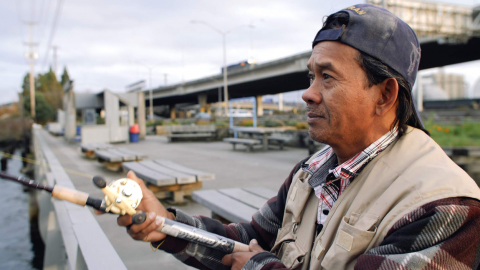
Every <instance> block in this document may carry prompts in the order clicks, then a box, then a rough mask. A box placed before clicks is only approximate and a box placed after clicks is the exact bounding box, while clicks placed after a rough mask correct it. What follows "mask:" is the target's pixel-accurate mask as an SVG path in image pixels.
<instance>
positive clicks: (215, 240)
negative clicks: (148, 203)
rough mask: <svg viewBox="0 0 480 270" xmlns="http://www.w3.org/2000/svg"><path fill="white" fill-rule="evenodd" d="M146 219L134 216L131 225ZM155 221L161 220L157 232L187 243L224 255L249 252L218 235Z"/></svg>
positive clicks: (140, 214)
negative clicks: (220, 252) (217, 251)
mask: <svg viewBox="0 0 480 270" xmlns="http://www.w3.org/2000/svg"><path fill="white" fill-rule="evenodd" d="M146 217H147V216H146V214H145V213H144V212H141V213H138V214H135V215H134V216H133V217H132V223H133V224H141V223H143V222H145V220H146ZM157 219H162V225H161V226H160V227H158V228H157V231H159V232H161V233H164V234H167V235H170V236H173V237H176V238H180V239H183V240H186V241H189V242H193V243H197V244H199V245H202V246H205V247H208V248H213V249H217V250H220V251H223V252H225V253H234V252H248V251H250V250H249V248H248V245H246V244H243V243H240V242H237V241H234V240H232V239H229V238H226V237H223V236H220V235H218V234H214V233H211V232H207V231H205V230H202V229H199V228H196V227H193V226H190V225H187V224H184V223H180V222H177V221H174V220H171V219H167V218H164V217H161V216H157Z"/></svg>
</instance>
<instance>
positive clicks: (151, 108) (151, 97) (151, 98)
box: [148, 68, 153, 121]
mask: <svg viewBox="0 0 480 270" xmlns="http://www.w3.org/2000/svg"><path fill="white" fill-rule="evenodd" d="M152 69H153V68H148V72H149V74H150V91H149V92H150V121H152V120H153V92H152Z"/></svg>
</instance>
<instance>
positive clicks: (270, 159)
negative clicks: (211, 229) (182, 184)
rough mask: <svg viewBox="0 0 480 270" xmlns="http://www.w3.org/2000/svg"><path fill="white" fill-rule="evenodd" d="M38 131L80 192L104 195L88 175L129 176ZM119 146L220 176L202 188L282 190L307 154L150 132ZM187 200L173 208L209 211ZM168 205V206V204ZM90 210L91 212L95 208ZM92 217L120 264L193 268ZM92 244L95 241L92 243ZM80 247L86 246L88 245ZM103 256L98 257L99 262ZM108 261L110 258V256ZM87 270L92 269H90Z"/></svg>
mask: <svg viewBox="0 0 480 270" xmlns="http://www.w3.org/2000/svg"><path fill="white" fill-rule="evenodd" d="M35 132H36V136H38V137H40V140H41V141H43V146H44V147H45V146H46V147H48V148H49V150H50V151H51V153H53V155H54V156H55V157H56V159H57V160H58V162H59V164H60V165H61V166H62V168H63V169H64V170H65V172H66V174H67V175H68V177H69V178H70V180H71V182H72V183H73V185H74V187H75V188H76V189H78V190H81V191H84V192H87V193H89V194H91V195H92V196H95V197H103V193H102V192H101V191H100V190H99V189H97V188H96V187H95V186H94V185H93V184H92V181H91V179H90V178H89V176H91V175H101V176H103V177H105V178H106V179H107V180H115V179H119V178H123V177H125V176H126V174H125V173H123V172H112V171H109V170H107V169H106V168H105V167H104V166H103V165H102V164H100V163H99V162H97V161H96V160H91V159H87V158H85V157H84V155H82V153H81V150H80V146H79V145H78V144H72V143H68V142H66V141H65V140H64V139H63V138H62V137H54V136H52V135H50V134H48V132H46V131H45V130H41V129H36V130H35ZM115 146H116V147H117V146H118V147H125V148H128V149H130V150H132V151H137V152H140V153H144V154H146V155H148V157H149V159H152V160H153V159H165V160H170V161H173V162H176V163H179V164H182V165H185V166H188V167H191V168H193V169H197V170H202V171H208V172H212V173H215V175H216V180H214V181H206V182H204V183H203V188H202V190H208V189H219V188H249V187H258V186H261V187H266V188H269V189H273V190H278V189H279V187H280V186H281V185H282V183H283V182H284V181H285V179H286V177H287V176H288V175H289V173H290V171H291V170H292V168H293V167H294V166H295V164H296V163H297V162H298V161H300V160H302V159H304V158H305V157H306V156H307V155H308V151H307V150H306V149H299V148H288V149H287V150H270V151H258V152H253V153H248V152H241V151H232V148H231V146H230V144H227V143H224V142H179V143H168V139H167V137H166V136H147V138H146V139H145V140H143V141H140V142H139V143H122V144H115ZM187 201H188V203H187V204H186V205H184V206H175V207H178V208H180V209H182V210H183V211H185V212H187V213H190V214H194V215H204V216H210V215H211V212H210V210H208V209H207V208H205V207H203V206H201V205H199V204H197V203H195V202H193V201H191V200H189V199H187ZM164 205H165V206H166V207H169V206H170V205H168V204H165V203H164ZM88 211H90V212H92V210H91V209H89V210H88ZM94 219H95V220H96V221H97V222H98V224H99V226H100V228H101V230H102V231H103V232H104V234H105V236H106V238H107V239H108V241H109V242H110V243H111V246H112V247H113V250H114V252H115V253H116V254H118V257H119V258H120V260H121V262H119V263H123V264H124V267H125V268H126V269H150V268H158V267H161V268H162V269H192V268H191V267H188V266H186V265H184V264H183V263H181V262H180V261H178V260H177V259H175V258H174V257H173V256H172V255H170V254H167V253H164V252H162V251H157V252H152V250H151V249H150V247H149V244H148V243H145V242H140V241H135V240H133V239H131V238H130V237H129V236H128V234H127V233H126V232H125V228H123V227H119V226H118V225H117V223H116V217H115V216H112V215H100V216H97V215H94ZM91 244H92V245H94V243H91ZM107 246H108V245H107ZM82 248H84V249H85V248H86V249H88V246H87V247H82ZM95 248H98V247H93V246H92V249H95ZM79 249H80V248H79ZM84 257H85V256H84ZM102 259H103V258H95V260H98V261H99V260H102ZM104 259H105V260H108V258H104ZM77 260H78V259H77ZM85 260H86V259H85ZM77 264H78V262H77ZM87 264H88V263H87ZM87 268H88V269H92V267H87ZM121 268H122V267H121ZM77 269H82V267H77Z"/></svg>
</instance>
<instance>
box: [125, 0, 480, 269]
mask: <svg viewBox="0 0 480 270" xmlns="http://www.w3.org/2000/svg"><path fill="white" fill-rule="evenodd" d="M419 60H420V46H419V43H418V40H417V38H416V36H415V34H414V32H413V30H412V29H411V28H410V27H409V26H408V25H407V24H405V23H404V22H402V21H401V20H400V19H398V18H397V17H396V16H395V15H393V14H392V13H390V12H388V11H386V10H384V9H382V8H379V7H375V6H372V5H356V6H352V7H349V8H346V9H344V10H341V11H339V12H337V13H335V14H332V15H330V16H329V17H328V18H327V20H326V21H325V24H324V26H323V27H322V29H321V30H320V31H319V32H318V34H317V35H316V37H315V39H314V42H313V51H312V56H311V57H310V60H309V62H308V68H309V70H310V72H309V78H310V87H309V88H308V89H307V90H306V91H305V93H304V94H303V99H304V100H305V102H306V103H307V105H308V113H307V117H308V124H309V126H310V136H311V137H312V139H314V140H316V141H320V142H323V143H326V144H327V145H328V146H327V147H326V148H324V149H322V150H321V151H319V152H317V153H316V154H314V155H313V156H311V157H310V158H308V159H306V160H303V161H301V162H299V163H298V164H297V165H296V166H295V168H294V169H293V170H292V172H291V174H290V175H289V176H288V178H287V179H286V181H285V182H284V184H283V186H282V187H281V188H280V190H279V192H278V195H277V196H276V197H274V198H272V199H270V200H269V201H268V203H267V204H266V205H265V206H263V207H262V208H261V209H260V210H259V211H258V212H257V213H255V215H254V216H253V219H252V221H251V222H250V223H248V224H230V225H222V224H221V223H220V222H218V221H216V220H213V219H210V218H206V217H192V216H189V215H187V214H185V213H183V212H181V211H180V210H176V209H168V210H167V209H165V208H164V207H163V206H162V205H161V204H160V203H159V202H158V201H157V200H156V199H155V197H154V196H153V194H152V193H151V192H149V191H148V190H147V189H146V188H145V186H144V185H143V184H142V182H141V180H140V179H138V178H136V176H135V175H134V174H133V173H132V172H130V173H129V174H128V177H129V178H132V179H134V180H136V181H137V182H139V183H141V185H142V188H143V191H144V200H143V202H142V204H141V205H140V206H139V209H141V210H143V211H146V212H149V213H150V214H151V215H149V217H148V219H147V221H146V222H145V223H144V224H142V225H133V226H130V225H131V218H130V216H122V217H119V219H118V223H119V225H122V226H128V228H129V229H128V233H129V234H130V235H131V236H132V237H133V238H134V239H137V240H143V241H149V242H152V246H153V247H154V248H156V249H162V250H164V251H166V252H169V253H172V254H174V256H175V257H177V258H178V259H179V260H181V261H183V262H184V263H186V264H188V265H191V266H194V267H197V268H202V269H229V268H230V267H231V268H232V269H264V270H266V269H286V268H290V269H353V268H355V269H377V268H378V269H397V268H402V269H423V268H429V269H430V268H443V269H453V268H455V269H468V268H475V269H476V268H477V267H478V265H479V262H480V256H479V255H480V252H479V250H480V249H479V248H480V246H479V242H480V233H479V232H478V225H479V224H480V222H479V221H480V203H479V201H478V200H479V199H480V190H479V189H478V187H477V185H476V184H475V182H474V181H473V180H472V179H471V178H470V177H469V176H468V175H467V174H466V173H465V172H464V171H462V170H461V169H460V168H459V167H458V166H456V165H455V164H454V163H453V162H452V161H451V160H450V159H449V158H448V157H447V156H446V155H445V153H444V152H443V151H442V149H441V148H440V147H439V146H438V145H437V144H436V143H435V142H434V141H433V140H432V139H431V138H430V137H429V136H428V134H427V133H426V132H425V131H424V128H423V125H422V123H421V120H420V118H419V116H418V112H417V111H416V109H415V107H414V103H413V100H412V97H411V89H412V86H413V84H414V82H415V77H416V74H417V70H418V65H419ZM155 215H161V216H164V217H168V218H171V219H176V220H177V221H179V222H183V223H187V224H190V225H193V226H196V227H199V228H202V229H205V230H208V231H211V232H214V233H217V234H220V235H224V236H227V237H229V238H232V239H235V240H237V241H241V242H243V243H250V245H249V247H250V252H239V253H234V254H230V255H225V254H222V253H221V252H218V251H216V250H211V249H207V248H204V247H202V246H198V245H196V244H192V243H188V242H186V241H183V240H179V239H175V238H173V237H169V236H167V237H165V235H163V234H161V233H159V232H157V231H155V229H156V228H157V227H158V225H159V223H157V222H155Z"/></svg>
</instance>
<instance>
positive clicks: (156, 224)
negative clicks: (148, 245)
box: [139, 219, 162, 242]
mask: <svg viewBox="0 0 480 270" xmlns="http://www.w3.org/2000/svg"><path fill="white" fill-rule="evenodd" d="M160 225H162V220H161V219H155V220H154V221H153V222H152V223H150V225H148V226H147V227H146V228H145V229H143V230H142V231H141V232H140V233H139V234H140V235H141V236H142V241H145V242H151V241H152V240H151V239H150V236H152V234H151V232H153V231H156V230H157V228H158V227H159V226H160Z"/></svg>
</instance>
